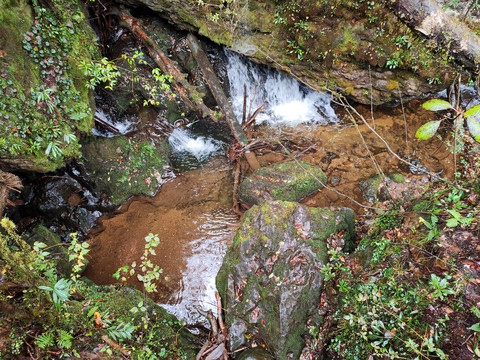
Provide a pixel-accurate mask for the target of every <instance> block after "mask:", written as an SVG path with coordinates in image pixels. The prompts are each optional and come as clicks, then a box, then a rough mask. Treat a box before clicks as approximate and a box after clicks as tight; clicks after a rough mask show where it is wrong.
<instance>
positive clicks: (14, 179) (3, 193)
mask: <svg viewBox="0 0 480 360" xmlns="http://www.w3.org/2000/svg"><path fill="white" fill-rule="evenodd" d="M22 187H23V185H22V182H21V181H20V179H19V178H18V176H16V175H13V174H11V173H7V172H3V171H1V170H0V218H1V217H2V214H3V210H4V209H5V206H6V205H8V194H9V193H10V191H18V192H19V191H20V189H21V188H22Z"/></svg>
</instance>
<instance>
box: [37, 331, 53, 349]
mask: <svg viewBox="0 0 480 360" xmlns="http://www.w3.org/2000/svg"><path fill="white" fill-rule="evenodd" d="M35 344H36V345H37V346H39V347H40V348H42V349H44V350H45V349H48V348H49V347H50V346H53V345H55V341H54V334H53V333H52V332H50V331H47V332H44V333H43V334H40V335H38V336H37V339H36V340H35Z"/></svg>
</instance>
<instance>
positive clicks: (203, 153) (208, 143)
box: [168, 129, 223, 170]
mask: <svg viewBox="0 0 480 360" xmlns="http://www.w3.org/2000/svg"><path fill="white" fill-rule="evenodd" d="M168 142H169V143H170V146H171V147H172V151H173V161H174V162H177V163H179V162H180V163H181V165H180V167H181V168H183V169H179V170H191V169H194V168H197V167H199V166H200V165H202V164H203V163H205V162H206V161H208V160H209V159H211V158H212V157H213V156H215V155H218V154H220V153H221V152H222V150H223V143H222V142H221V141H218V140H215V139H212V138H206V137H204V136H201V135H197V134H194V133H193V132H192V131H190V130H188V129H175V130H173V132H172V133H171V134H170V136H169V137H168ZM175 159H177V160H178V161H175ZM180 159H181V161H180ZM176 167H177V168H178V167H179V166H176Z"/></svg>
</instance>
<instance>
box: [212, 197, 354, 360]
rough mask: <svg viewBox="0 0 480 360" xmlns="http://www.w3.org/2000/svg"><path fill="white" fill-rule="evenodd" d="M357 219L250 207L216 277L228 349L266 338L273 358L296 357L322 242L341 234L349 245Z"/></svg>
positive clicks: (267, 205) (300, 208)
mask: <svg viewBox="0 0 480 360" xmlns="http://www.w3.org/2000/svg"><path fill="white" fill-rule="evenodd" d="M354 231H355V224H354V214H353V211H352V210H351V209H347V208H308V207H306V206H304V205H300V204H297V203H293V202H283V201H267V202H264V203H263V204H261V205H256V206H253V207H252V208H251V209H250V210H248V211H247V212H246V213H245V215H244V218H243V220H242V223H241V225H240V227H239V229H238V231H237V233H236V235H235V237H234V240H233V244H232V245H231V246H230V247H229V249H228V251H227V254H226V255H225V258H224V261H223V264H222V267H221V269H220V271H219V273H218V275H217V288H218V291H219V292H220V295H221V296H222V299H223V301H224V306H225V308H226V322H227V325H228V328H229V338H230V339H229V340H230V345H231V347H232V350H237V349H239V348H241V347H242V346H244V345H247V344H246V343H248V341H249V340H247V337H248V338H249V339H250V340H256V342H257V343H259V342H260V341H261V339H264V341H265V342H266V343H267V346H268V349H270V350H271V351H272V353H273V354H274V356H275V358H277V359H291V358H293V359H298V357H299V355H300V353H301V351H302V348H303V346H304V341H303V338H302V335H303V334H305V333H306V332H307V329H306V326H305V321H306V319H307V316H308V315H309V314H310V313H311V312H312V311H313V310H314V309H315V306H316V305H317V302H318V298H319V296H320V292H321V288H322V285H323V274H322V273H321V269H322V268H323V266H324V264H325V263H326V261H327V247H326V244H325V241H324V240H325V239H326V238H327V237H328V236H329V235H331V234H333V233H339V234H342V235H343V239H344V242H345V247H344V248H351V247H352V245H353V243H352V239H353V237H354Z"/></svg>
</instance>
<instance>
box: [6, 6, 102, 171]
mask: <svg viewBox="0 0 480 360" xmlns="http://www.w3.org/2000/svg"><path fill="white" fill-rule="evenodd" d="M83 11H84V9H83V8H82V7H81V5H80V3H78V2H76V1H75V0H65V1H63V2H54V3H50V4H49V6H48V7H47V8H43V7H42V5H41V4H40V3H38V2H33V3H32V2H29V1H27V0H10V1H8V0H7V1H2V2H1V5H0V118H1V119H2V125H3V126H2V128H1V129H0V159H1V160H2V162H3V163H4V164H5V165H6V166H7V167H8V168H9V169H11V170H24V171H25V170H26V171H36V172H50V171H54V170H56V169H57V168H59V167H62V166H63V165H64V161H65V160H67V159H70V158H72V157H75V156H78V155H79V150H78V138H77V137H76V134H78V133H79V132H86V131H89V130H90V129H91V128H92V126H93V113H94V111H92V107H93V106H94V103H93V97H92V93H91V91H90V90H89V89H88V88H87V87H86V84H87V78H86V76H85V74H84V73H83V71H82V70H81V68H80V65H81V63H82V61H90V60H91V59H92V58H95V57H96V56H99V51H98V49H97V43H96V35H95V33H94V32H93V30H92V29H91V28H90V26H89V24H88V20H87V17H86V16H85V14H84V12H83Z"/></svg>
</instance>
